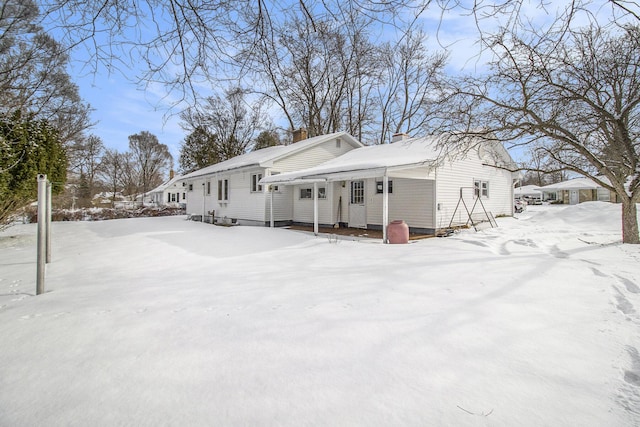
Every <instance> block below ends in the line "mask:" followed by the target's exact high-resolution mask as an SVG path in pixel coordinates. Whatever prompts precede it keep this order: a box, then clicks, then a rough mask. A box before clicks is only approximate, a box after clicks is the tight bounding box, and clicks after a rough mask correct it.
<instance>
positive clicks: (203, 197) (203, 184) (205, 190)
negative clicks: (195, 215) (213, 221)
mask: <svg viewBox="0 0 640 427" xmlns="http://www.w3.org/2000/svg"><path fill="white" fill-rule="evenodd" d="M206 192H207V181H203V182H202V222H203V223H204V214H205V213H206V211H207V208H206V206H207V199H206Z"/></svg>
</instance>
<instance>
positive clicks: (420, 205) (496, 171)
mask: <svg viewBox="0 0 640 427" xmlns="http://www.w3.org/2000/svg"><path fill="white" fill-rule="evenodd" d="M394 141H395V142H393V143H391V144H383V145H375V146H368V147H363V148H358V149H357V150H352V151H350V152H348V153H346V154H344V155H342V156H340V157H338V158H336V159H333V160H329V161H327V162H326V163H323V164H322V165H319V166H316V167H312V168H309V169H306V170H300V171H296V172H291V173H287V174H281V175H277V176H270V177H266V178H263V180H262V183H263V184H265V185H267V184H269V185H278V187H279V188H282V187H283V186H287V187H291V188H293V193H294V200H293V205H294V212H293V221H294V223H304V224H311V223H313V224H314V226H315V228H316V230H317V227H318V225H319V224H320V225H323V226H348V227H355V228H371V229H383V231H384V235H385V236H386V226H385V225H386V224H388V223H389V222H390V221H392V220H398V219H401V220H404V221H405V222H406V223H407V224H408V225H409V227H410V230H412V231H415V232H423V233H435V232H436V231H437V230H438V229H441V228H447V227H449V226H450V224H451V225H460V224H466V223H467V221H468V219H469V215H468V214H467V212H466V209H465V206H466V207H467V208H468V210H469V211H471V210H472V209H473V215H474V217H476V215H479V214H480V215H482V216H484V217H485V219H486V215H485V214H484V210H483V208H482V206H481V204H480V203H479V201H478V198H480V201H482V205H483V206H484V208H485V209H486V210H487V211H490V212H491V213H493V215H494V216H500V215H513V182H514V179H515V178H517V175H516V174H514V173H512V172H510V171H509V170H507V168H513V160H512V159H511V156H510V155H509V153H508V152H507V151H506V150H505V148H504V147H503V146H502V144H500V143H498V142H495V143H488V142H478V143H477V144H476V145H475V147H474V148H472V149H469V150H467V152H460V151H458V152H449V153H443V152H442V149H441V147H440V146H439V145H438V138H437V137H424V138H408V137H407V136H406V135H401V136H395V137H394ZM385 182H386V184H385ZM462 201H464V204H462ZM474 205H475V208H474Z"/></svg>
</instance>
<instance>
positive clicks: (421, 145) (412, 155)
mask: <svg viewBox="0 0 640 427" xmlns="http://www.w3.org/2000/svg"><path fill="white" fill-rule="evenodd" d="M437 140H438V138H437V137H423V138H412V139H406V140H403V141H398V142H394V143H392V144H382V145H370V146H366V147H362V148H358V149H356V150H351V151H349V152H347V153H345V154H343V155H341V156H340V157H336V158H335V159H332V160H329V161H327V162H325V163H322V164H320V165H318V166H315V167H312V168H309V169H304V170H301V171H296V172H289V173H283V174H279V175H273V176H270V177H265V178H263V179H262V181H261V182H263V183H265V184H268V183H287V182H289V183H290V182H301V181H304V180H310V181H313V180H314V179H324V178H325V177H327V176H328V175H332V177H333V178H334V179H342V178H341V177H342V175H343V174H345V173H352V172H358V176H365V175H366V176H369V175H371V176H379V175H381V174H383V173H384V172H385V170H390V169H399V168H406V167H414V166H420V165H425V164H431V163H434V162H435V161H436V160H437V159H438V157H439V155H440V151H439V150H438V149H437V147H436V145H437V144H436V143H437Z"/></svg>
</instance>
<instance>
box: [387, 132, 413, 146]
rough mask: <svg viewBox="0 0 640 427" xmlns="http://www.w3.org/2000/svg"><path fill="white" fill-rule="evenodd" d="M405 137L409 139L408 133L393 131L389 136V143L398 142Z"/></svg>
mask: <svg viewBox="0 0 640 427" xmlns="http://www.w3.org/2000/svg"><path fill="white" fill-rule="evenodd" d="M405 139H409V135H408V134H406V133H394V134H393V136H392V137H391V143H392V144H393V143H394V142H398V141H404V140H405Z"/></svg>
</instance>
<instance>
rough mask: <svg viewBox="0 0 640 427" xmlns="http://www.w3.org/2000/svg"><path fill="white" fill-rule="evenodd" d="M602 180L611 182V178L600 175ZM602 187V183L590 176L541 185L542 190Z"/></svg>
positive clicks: (593, 188)
mask: <svg viewBox="0 0 640 427" xmlns="http://www.w3.org/2000/svg"><path fill="white" fill-rule="evenodd" d="M598 179H600V180H601V181H603V182H605V183H609V180H608V179H607V178H606V177H604V176H601V177H598ZM597 188H602V185H600V184H598V183H597V182H595V181H593V180H592V179H589V178H584V177H583V178H574V179H569V180H567V181H562V182H558V183H557V184H551V185H545V186H544V187H540V189H541V190H542V191H561V190H595V189H597Z"/></svg>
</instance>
